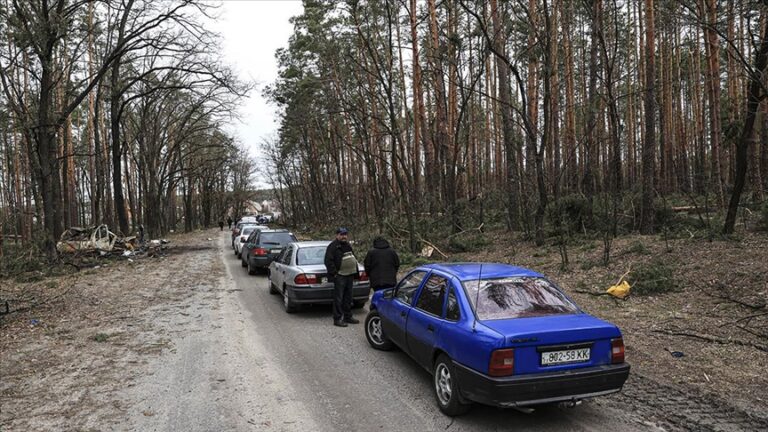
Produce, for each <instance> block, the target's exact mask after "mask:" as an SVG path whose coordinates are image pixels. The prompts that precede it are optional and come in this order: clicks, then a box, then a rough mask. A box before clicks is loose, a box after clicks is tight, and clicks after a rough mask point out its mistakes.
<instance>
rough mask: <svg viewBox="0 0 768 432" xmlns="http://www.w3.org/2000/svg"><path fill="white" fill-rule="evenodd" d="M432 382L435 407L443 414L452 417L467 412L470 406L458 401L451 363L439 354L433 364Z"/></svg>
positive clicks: (457, 388) (457, 390) (456, 385)
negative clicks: (435, 400)
mask: <svg viewBox="0 0 768 432" xmlns="http://www.w3.org/2000/svg"><path fill="white" fill-rule="evenodd" d="M433 381H434V385H435V399H437V405H438V407H440V411H442V412H443V414H445V415H448V416H451V417H453V416H457V415H462V414H464V413H466V412H467V411H468V410H469V408H470V405H469V404H466V403H462V402H461V400H460V397H459V386H458V383H457V382H456V375H455V374H454V370H453V363H452V362H451V359H450V358H448V356H446V355H445V354H441V355H440V356H439V357H438V358H437V361H436V362H435V369H434V371H433Z"/></svg>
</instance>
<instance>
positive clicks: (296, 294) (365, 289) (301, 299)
mask: <svg viewBox="0 0 768 432" xmlns="http://www.w3.org/2000/svg"><path fill="white" fill-rule="evenodd" d="M286 288H287V290H288V298H290V299H291V300H292V301H293V302H294V303H318V304H319V303H333V286H311V285H310V286H306V287H304V286H303V287H297V286H291V285H288V286H287V287H286ZM370 291H371V287H370V285H369V284H368V283H367V282H366V283H362V284H359V285H358V284H355V285H354V286H353V287H352V300H353V301H356V302H358V301H368V294H369V293H370Z"/></svg>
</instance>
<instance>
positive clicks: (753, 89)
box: [723, 7, 768, 234]
mask: <svg viewBox="0 0 768 432" xmlns="http://www.w3.org/2000/svg"><path fill="white" fill-rule="evenodd" d="M761 15H762V19H763V20H765V19H766V8H765V7H763V8H762V12H761ZM767 64H768V25H765V26H763V36H762V38H761V41H760V48H759V49H758V50H757V51H756V52H755V67H754V70H753V73H752V76H751V77H750V84H749V93H748V94H747V109H746V113H745V116H744V129H742V131H741V138H739V142H738V144H737V146H736V173H735V174H736V175H735V179H734V184H733V193H732V194H731V199H730V202H729V203H728V212H727V214H726V216H725V225H724V226H723V233H724V234H731V233H733V230H734V226H735V224H736V212H737V211H738V209H739V201H740V200H741V193H742V192H743V190H744V184H745V180H746V177H747V155H748V154H749V147H750V145H755V135H754V127H755V122H756V120H757V113H758V109H759V107H760V101H761V100H762V99H763V98H764V97H765V95H764V94H763V85H762V82H763V79H764V74H765V72H766V65H767Z"/></svg>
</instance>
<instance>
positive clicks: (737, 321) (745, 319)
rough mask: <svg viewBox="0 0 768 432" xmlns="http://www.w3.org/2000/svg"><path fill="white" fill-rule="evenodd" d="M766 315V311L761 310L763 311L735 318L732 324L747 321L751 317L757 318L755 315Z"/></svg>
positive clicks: (767, 313)
mask: <svg viewBox="0 0 768 432" xmlns="http://www.w3.org/2000/svg"><path fill="white" fill-rule="evenodd" d="M766 315H768V312H763V313H759V314H754V315H747V316H745V317H742V318H739V319H737V320H736V321H734V322H733V324H737V323H740V322H742V321H749V320H751V319H752V318H757V317H761V316H766Z"/></svg>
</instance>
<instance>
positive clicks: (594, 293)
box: [574, 289, 610, 297]
mask: <svg viewBox="0 0 768 432" xmlns="http://www.w3.org/2000/svg"><path fill="white" fill-rule="evenodd" d="M574 292H577V293H580V294H589V295H591V296H595V297H600V296H607V295H610V294H608V293H607V292H594V291H587V290H578V289H577V290H574Z"/></svg>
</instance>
